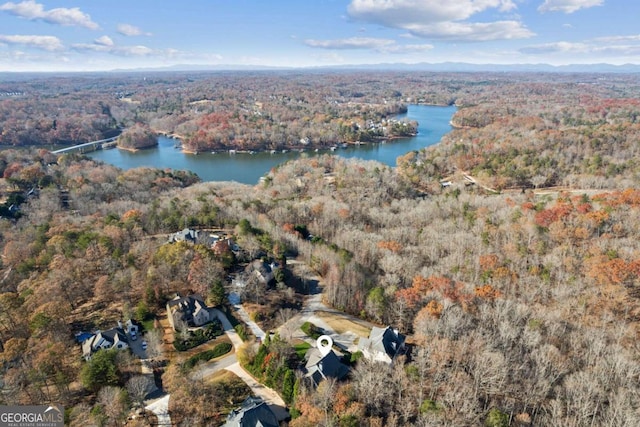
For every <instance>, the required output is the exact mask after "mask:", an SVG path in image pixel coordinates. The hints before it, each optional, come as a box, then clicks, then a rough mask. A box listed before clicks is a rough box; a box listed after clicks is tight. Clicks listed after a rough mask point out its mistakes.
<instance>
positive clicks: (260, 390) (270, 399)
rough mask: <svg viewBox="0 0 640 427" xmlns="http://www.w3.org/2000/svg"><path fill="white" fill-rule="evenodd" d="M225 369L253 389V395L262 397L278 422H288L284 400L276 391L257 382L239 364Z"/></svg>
mask: <svg viewBox="0 0 640 427" xmlns="http://www.w3.org/2000/svg"><path fill="white" fill-rule="evenodd" d="M225 369H226V370H227V371H230V372H233V373H234V374H236V375H237V376H238V377H239V378H240V379H242V381H244V382H245V384H247V385H248V386H249V387H250V388H251V391H252V392H253V394H255V395H256V396H259V397H261V398H262V400H264V401H265V402H266V403H267V405H269V407H270V408H271V410H272V411H273V413H274V414H275V415H276V417H277V418H278V421H282V420H286V419H287V418H289V417H290V415H289V412H288V411H287V407H286V405H285V403H284V400H282V398H281V397H280V395H279V394H278V393H276V392H275V390H273V389H271V388H269V387H267V386H265V385H263V384H260V383H259V382H257V381H256V380H255V379H254V378H253V377H252V376H251V375H249V373H248V372H247V371H245V370H244V368H243V367H242V366H240V364H239V363H234V364H233V365H231V366H229V367H227V368H225Z"/></svg>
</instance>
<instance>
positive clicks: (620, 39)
mask: <svg viewBox="0 0 640 427" xmlns="http://www.w3.org/2000/svg"><path fill="white" fill-rule="evenodd" d="M594 40H595V41H597V42H603V43H617V42H640V34H637V35H633V36H610V37H598V38H595V39H594Z"/></svg>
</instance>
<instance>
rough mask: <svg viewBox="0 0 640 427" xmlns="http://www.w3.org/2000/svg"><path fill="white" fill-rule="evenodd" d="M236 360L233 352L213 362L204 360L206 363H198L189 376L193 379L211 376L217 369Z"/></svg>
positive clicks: (226, 366)
mask: <svg viewBox="0 0 640 427" xmlns="http://www.w3.org/2000/svg"><path fill="white" fill-rule="evenodd" d="M237 362H238V359H237V358H236V355H235V353H234V354H230V355H228V356H227V357H223V358H222V359H219V360H216V361H215V362H206V363H202V364H200V365H199V366H198V367H197V368H196V369H195V370H194V371H193V372H192V373H191V374H190V375H189V376H190V377H191V378H193V379H198V378H207V377H208V376H211V375H213V374H215V373H216V372H218V371H221V370H223V369H226V368H228V367H229V366H231V365H233V364H234V363H237Z"/></svg>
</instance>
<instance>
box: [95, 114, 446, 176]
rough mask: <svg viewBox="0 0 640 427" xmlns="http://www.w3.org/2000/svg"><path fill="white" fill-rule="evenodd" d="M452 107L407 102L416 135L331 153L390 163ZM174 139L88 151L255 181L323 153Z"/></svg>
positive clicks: (431, 136) (427, 140)
mask: <svg viewBox="0 0 640 427" xmlns="http://www.w3.org/2000/svg"><path fill="white" fill-rule="evenodd" d="M455 111H456V108H455V107H435V106H426V105H410V106H409V111H408V112H407V114H402V115H400V116H398V118H399V119H402V118H407V119H409V120H416V121H418V123H419V127H418V135H417V136H415V137H413V138H405V139H400V140H395V141H393V142H388V143H386V144H368V145H361V146H358V147H349V148H344V149H337V150H336V151H333V154H335V155H337V156H340V157H345V158H352V157H355V158H360V159H365V160H377V161H379V162H381V163H384V164H387V165H389V166H395V165H396V158H398V157H399V156H402V155H403V154H406V153H408V152H409V151H413V150H419V149H421V148H424V147H427V146H429V145H433V144H436V143H437V142H438V141H440V138H442V136H443V135H444V134H446V133H448V132H449V131H450V130H451V126H450V125H449V121H450V120H451V117H452V116H453V113H455ZM175 143H176V141H175V140H173V139H170V138H166V137H163V136H161V137H159V138H158V147H157V148H152V149H148V150H140V151H137V152H135V153H132V152H130V151H125V150H118V149H112V150H101V151H94V152H92V153H88V155H89V156H91V157H93V158H94V159H96V160H102V161H104V162H105V163H110V164H112V165H115V166H117V167H119V168H122V169H131V168H135V167H139V166H150V167H156V168H161V169H165V168H171V169H186V170H190V171H193V172H195V173H197V174H198V176H199V177H200V178H202V180H204V181H238V182H241V183H244V184H256V183H257V182H258V180H259V179H260V177H262V176H263V175H264V174H266V173H267V172H268V171H269V170H270V169H271V168H273V167H274V166H276V165H279V164H280V163H283V162H285V161H287V160H291V159H297V158H300V157H301V156H314V155H317V154H322V153H323V152H322V151H321V152H320V153H315V152H313V151H306V152H304V153H298V152H287V153H276V154H270V153H256V154H229V153H217V154H211V153H200V154H198V155H193V154H184V153H182V151H180V150H179V149H176V148H175ZM325 153H326V151H325Z"/></svg>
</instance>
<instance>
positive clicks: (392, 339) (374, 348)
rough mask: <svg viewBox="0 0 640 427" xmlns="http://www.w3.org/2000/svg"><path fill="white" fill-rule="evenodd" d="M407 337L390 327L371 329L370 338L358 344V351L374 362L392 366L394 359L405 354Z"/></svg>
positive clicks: (362, 339) (361, 340)
mask: <svg viewBox="0 0 640 427" xmlns="http://www.w3.org/2000/svg"><path fill="white" fill-rule="evenodd" d="M405 339H406V337H405V336H404V335H402V334H401V333H399V332H398V330H397V329H392V328H391V327H390V326H387V327H386V328H377V327H375V326H374V327H373V328H371V332H370V333H369V338H361V339H360V342H358V350H359V351H361V352H362V355H363V356H364V357H365V358H366V359H368V360H370V361H372V362H383V363H388V364H391V363H393V359H394V358H395V357H396V356H398V355H399V354H402V353H404V351H405V349H406V347H405Z"/></svg>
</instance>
